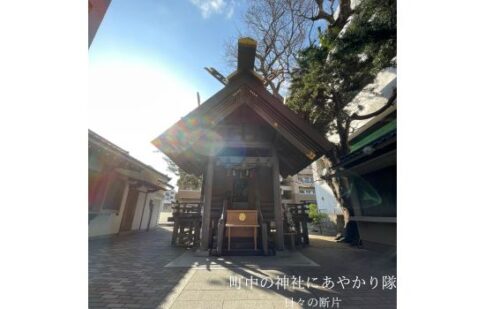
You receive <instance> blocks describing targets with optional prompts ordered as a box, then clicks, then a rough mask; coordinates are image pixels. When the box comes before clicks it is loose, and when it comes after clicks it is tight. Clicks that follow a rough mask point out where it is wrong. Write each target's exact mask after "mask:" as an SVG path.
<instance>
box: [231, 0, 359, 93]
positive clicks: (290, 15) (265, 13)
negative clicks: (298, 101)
mask: <svg viewBox="0 0 485 309" xmlns="http://www.w3.org/2000/svg"><path fill="white" fill-rule="evenodd" d="M339 2H340V4H339V6H340V7H339V9H338V14H335V12H336V6H337V5H336V3H335V0H250V1H249V3H248V9H247V11H246V13H245V14H244V24H245V29H244V31H240V33H239V35H240V36H249V37H252V38H253V39H255V40H256V41H257V42H258V47H257V51H256V63H255V70H256V72H258V73H259V74H261V76H262V77H263V80H264V81H265V83H266V86H267V87H268V89H269V90H271V92H272V93H273V94H275V95H276V94H279V92H280V91H281V90H282V89H283V88H286V87H285V86H286V84H285V83H287V82H288V79H289V74H290V71H291V69H293V68H294V66H295V63H296V55H297V53H298V51H299V50H300V49H301V48H302V47H303V45H304V43H305V40H306V38H307V37H308V33H309V32H310V29H312V26H313V23H314V22H315V21H318V20H323V21H326V22H327V23H328V26H329V27H333V26H339V27H341V26H343V25H344V24H345V22H346V21H347V19H348V17H349V16H350V15H351V14H352V10H351V6H350V0H341V1H339ZM336 15H338V16H337V17H335V16H336ZM225 50H226V58H227V60H228V62H229V64H230V65H231V66H235V63H236V59H237V50H236V47H235V46H234V40H231V41H230V42H226V46H225Z"/></svg>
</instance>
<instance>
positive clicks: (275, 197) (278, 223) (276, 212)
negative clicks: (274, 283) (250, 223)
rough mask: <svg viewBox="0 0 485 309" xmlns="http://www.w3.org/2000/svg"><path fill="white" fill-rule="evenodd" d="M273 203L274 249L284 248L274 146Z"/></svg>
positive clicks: (278, 166)
mask: <svg viewBox="0 0 485 309" xmlns="http://www.w3.org/2000/svg"><path fill="white" fill-rule="evenodd" d="M273 203H274V217H275V223H276V249H277V250H284V249H285V244H284V234H283V211H282V209H281V194H280V165H279V161H278V154H277V152H276V148H273Z"/></svg>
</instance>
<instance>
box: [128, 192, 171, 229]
mask: <svg viewBox="0 0 485 309" xmlns="http://www.w3.org/2000/svg"><path fill="white" fill-rule="evenodd" d="M143 191H145V190H144V189H142V192H140V194H139V195H138V200H137V203H136V210H135V215H134V216H133V224H132V226H131V229H132V230H133V231H138V230H142V231H143V230H146V229H147V226H148V220H149V218H150V200H153V212H152V217H151V220H150V228H154V227H156V226H157V225H158V217H159V214H160V208H161V204H162V200H163V194H162V193H160V192H153V193H148V196H147V195H146V193H145V192H143ZM145 197H146V199H145ZM142 215H143V217H142ZM140 222H141V225H140Z"/></svg>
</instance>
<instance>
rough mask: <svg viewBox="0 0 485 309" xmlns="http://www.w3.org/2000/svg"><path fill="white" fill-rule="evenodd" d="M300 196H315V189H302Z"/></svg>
mask: <svg viewBox="0 0 485 309" xmlns="http://www.w3.org/2000/svg"><path fill="white" fill-rule="evenodd" d="M300 194H308V195H314V194H315V189H313V188H300Z"/></svg>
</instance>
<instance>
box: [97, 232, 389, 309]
mask: <svg viewBox="0 0 485 309" xmlns="http://www.w3.org/2000/svg"><path fill="white" fill-rule="evenodd" d="M170 236H171V230H170V228H167V227H164V228H158V229H155V230H152V231H150V232H141V233H136V234H130V235H125V236H118V237H113V238H111V239H106V240H100V239H99V240H91V241H90V243H89V307H90V308H191V309H195V308H285V307H286V308H345V309H352V308H354V309H355V308H364V309H365V308H377V309H379V308H382V309H384V308H386V309H387V308H396V290H395V289H392V290H388V289H382V280H381V278H382V276H387V275H392V276H395V275H396V266H395V265H396V262H395V257H394V256H393V254H377V253H375V252H371V251H367V250H362V249H357V248H351V247H348V246H347V245H345V244H337V243H334V242H331V241H328V240H326V239H323V238H318V237H312V238H311V246H310V247H307V248H305V249H303V250H301V252H302V253H303V254H304V255H305V256H307V257H308V258H310V259H312V260H313V261H315V262H316V263H318V264H319V265H320V266H319V267H280V268H274V267H263V268H256V267H228V268H226V267H218V268H216V267H212V268H211V267H207V269H203V268H202V269H200V268H198V269H195V268H188V267H174V268H170V267H164V266H165V265H166V264H168V263H169V262H171V261H172V260H174V259H176V258H177V257H179V256H181V255H182V254H183V253H184V252H186V250H185V249H183V248H174V247H171V246H170ZM251 276H252V278H259V280H261V279H263V278H272V279H274V280H276V278H277V277H280V278H281V277H283V276H287V277H289V278H291V276H295V277H296V278H298V276H300V278H302V279H303V280H304V282H302V286H300V287H295V286H294V287H291V279H290V286H289V287H287V288H285V289H283V288H279V287H277V286H276V285H273V286H272V287H271V288H262V287H260V286H253V287H252V288H251V287H250V286H245V284H244V280H243V281H242V284H241V288H235V287H230V286H229V278H231V277H232V278H250V277H251ZM324 276H328V277H331V278H333V281H334V283H335V285H336V286H335V287H334V288H333V289H328V288H327V289H325V288H323V287H322V286H321V285H322V281H321V279H322V278H323V277H324ZM339 276H340V277H341V276H346V277H347V278H349V279H351V280H354V279H355V278H356V276H358V277H359V278H360V279H364V280H365V284H362V286H361V287H360V288H359V289H356V288H352V285H353V284H354V283H352V281H351V282H350V283H349V285H347V286H346V288H345V289H342V288H341V287H340V286H339V285H338V284H337V281H338V277H339ZM370 276H373V277H374V278H379V285H378V286H377V287H375V289H373V287H371V286H370V282H369V278H370ZM307 278H319V279H317V281H315V282H313V283H314V284H310V286H307V281H306V280H307ZM310 280H312V279H310ZM259 282H261V281H259ZM311 283H312V282H311ZM317 283H318V284H317ZM335 297H338V299H340V300H341V301H340V302H339V306H338V307H337V306H336V304H334V306H333V307H332V306H331V305H332V300H333V299H332V298H335ZM291 299H293V300H294V302H292V301H291ZM310 299H313V302H314V301H315V300H319V301H322V300H325V299H327V300H328V301H329V303H328V305H325V306H326V307H324V306H322V303H319V304H317V305H316V306H314V303H313V302H311V303H308V302H309V301H310ZM299 300H303V301H304V302H305V304H303V305H301V304H298V301H299ZM337 302H338V301H337Z"/></svg>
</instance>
